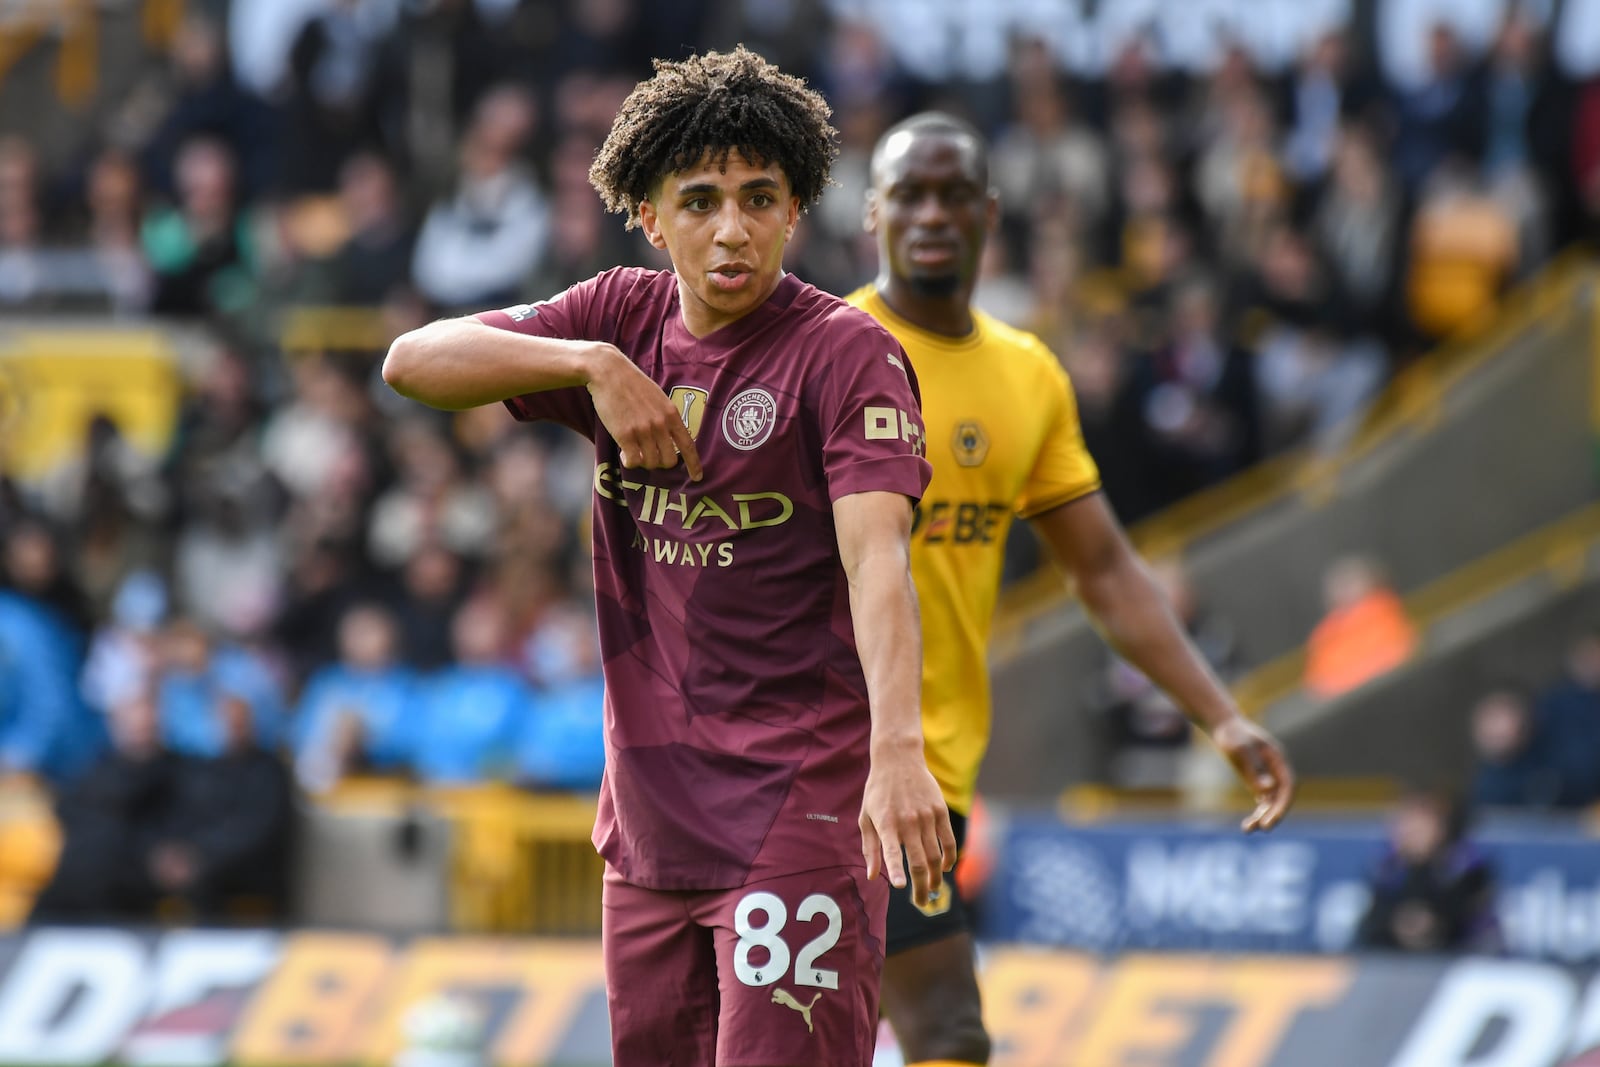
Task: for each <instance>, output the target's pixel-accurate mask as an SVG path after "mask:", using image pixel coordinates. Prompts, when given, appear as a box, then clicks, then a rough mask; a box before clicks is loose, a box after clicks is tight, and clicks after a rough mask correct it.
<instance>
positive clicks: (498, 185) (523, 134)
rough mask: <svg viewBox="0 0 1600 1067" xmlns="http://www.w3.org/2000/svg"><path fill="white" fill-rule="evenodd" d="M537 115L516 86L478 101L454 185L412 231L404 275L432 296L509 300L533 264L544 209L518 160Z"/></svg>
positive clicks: (469, 303) (452, 303) (457, 300)
mask: <svg viewBox="0 0 1600 1067" xmlns="http://www.w3.org/2000/svg"><path fill="white" fill-rule="evenodd" d="M537 118H538V112H537V109H536V107H535V104H534V101H533V98H532V97H530V96H528V95H527V94H526V93H525V92H523V91H522V90H520V89H515V88H511V87H502V88H499V89H496V90H494V91H493V92H491V93H490V94H489V95H488V96H486V97H484V99H483V100H482V102H480V103H479V105H478V108H477V110H476V112H475V113H474V115H473V119H472V125H471V126H469V127H468V129H467V133H466V136H465V138H464V139H463V142H462V146H461V173H460V177H459V178H458V180H457V184H456V189H455V191H454V193H453V194H452V195H451V196H449V197H448V198H446V199H443V200H440V201H438V202H436V203H435V204H434V205H433V207H432V208H431V209H430V210H429V211H428V216H427V218H426V219H425V220H424V221H423V224H422V232H421V234H420V235H418V237H417V246H416V255H415V258H414V260H413V263H412V277H413V278H414V279H415V280H416V283H417V287H418V288H419V289H421V290H422V292H423V294H424V295H425V296H427V297H428V298H429V299H430V300H432V301H434V302H435V303H437V304H440V305H442V306H444V307H450V308H457V307H484V306H487V305H492V304H506V303H510V302H512V300H513V299H515V298H518V296H519V291H520V287H521V285H522V283H523V282H524V281H525V280H526V279H527V277H528V275H529V274H530V273H531V272H532V271H533V269H534V267H535V266H536V265H537V264H538V262H539V258H540V256H541V255H542V254H543V249H544V246H545V242H546V241H547V240H548V238H549V234H550V209H549V205H548V203H547V200H546V197H545V193H544V190H543V189H541V188H540V187H539V185H538V183H537V182H536V181H535V180H534V177H533V175H532V174H531V173H530V172H529V171H528V170H527V168H526V167H524V166H523V165H522V163H521V162H520V160H519V155H520V153H521V152H522V150H523V148H524V146H525V145H526V144H527V141H528V138H529V137H530V136H531V135H532V133H533V130H534V125H535V123H536V121H537Z"/></svg>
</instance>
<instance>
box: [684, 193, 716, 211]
mask: <svg viewBox="0 0 1600 1067" xmlns="http://www.w3.org/2000/svg"><path fill="white" fill-rule="evenodd" d="M683 206H684V207H686V208H688V209H689V210H690V211H710V210H711V198H710V197H705V196H691V197H690V198H689V199H688V200H685V201H684V202H683Z"/></svg>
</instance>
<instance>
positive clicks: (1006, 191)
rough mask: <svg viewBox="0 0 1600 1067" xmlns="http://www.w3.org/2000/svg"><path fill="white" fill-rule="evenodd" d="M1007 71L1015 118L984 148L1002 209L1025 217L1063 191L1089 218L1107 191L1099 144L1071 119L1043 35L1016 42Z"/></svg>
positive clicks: (1089, 221) (1099, 211) (1086, 222)
mask: <svg viewBox="0 0 1600 1067" xmlns="http://www.w3.org/2000/svg"><path fill="white" fill-rule="evenodd" d="M1010 75H1011V98H1012V108H1013V110H1014V118H1015V121H1013V122H1012V123H1010V124H1009V125H1008V126H1007V127H1006V128H1005V130H1004V132H1003V133H1001V135H1000V136H999V137H998V138H997V139H996V140H995V143H994V148H993V150H992V151H991V153H990V171H991V177H992V179H993V182H994V185H995V187H996V188H997V189H998V190H999V191H1000V204H1001V208H1002V210H1004V211H1005V213H1006V214H1007V216H1008V217H1010V218H1012V219H1013V220H1015V221H1016V222H1018V223H1020V224H1024V225H1025V224H1027V223H1028V222H1029V221H1030V218H1029V216H1030V215H1031V214H1032V213H1033V212H1034V211H1035V210H1036V207H1037V205H1038V204H1039V203H1040V202H1042V201H1048V200H1052V199H1054V198H1056V197H1065V198H1066V199H1067V200H1068V201H1069V202H1070V203H1071V204H1072V206H1073V208H1074V213H1075V215H1076V217H1077V218H1078V219H1079V222H1080V224H1081V225H1083V226H1085V227H1090V226H1093V225H1094V224H1095V223H1096V222H1097V221H1098V220H1099V219H1100V217H1101V216H1102V215H1103V214H1104V212H1105V210H1106V207H1107V203H1106V201H1107V197H1108V195H1109V193H1110V183H1109V178H1110V160H1109V158H1108V154H1107V152H1106V149H1105V145H1104V144H1103V142H1102V141H1101V139H1100V138H1099V137H1097V136H1096V135H1095V134H1094V133H1093V132H1092V131H1091V130H1090V129H1089V128H1088V127H1087V126H1085V125H1083V124H1082V123H1080V122H1078V121H1076V119H1075V116H1074V115H1073V113H1072V108H1071V102H1070V100H1069V98H1068V97H1067V94H1066V92H1065V91H1064V89H1063V87H1062V85H1061V80H1060V75H1059V74H1058V73H1057V71H1056V70H1055V67H1054V65H1053V64H1052V62H1051V56H1050V53H1049V51H1048V50H1047V48H1046V46H1045V44H1044V42H1043V41H1040V40H1038V39H1037V38H1034V39H1027V40H1023V41H1021V42H1019V43H1018V44H1017V45H1016V50H1015V55H1014V57H1013V60H1012V64H1011V71H1010ZM857 200H858V202H859V197H858V198H857Z"/></svg>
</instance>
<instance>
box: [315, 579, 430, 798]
mask: <svg viewBox="0 0 1600 1067" xmlns="http://www.w3.org/2000/svg"><path fill="white" fill-rule="evenodd" d="M398 653H399V635H398V633H397V632H396V628H395V620H394V616H393V615H392V614H391V613H390V612H389V611H388V609H386V608H384V607H381V606H379V605H377V604H372V603H365V604H357V605H355V606H354V607H352V608H350V609H349V610H348V611H346V612H345V614H344V617H343V618H342V619H340V621H339V661H338V662H337V663H334V664H330V665H328V666H326V667H323V668H322V669H321V670H319V671H317V673H316V674H314V675H312V677H311V680H310V682H308V683H307V685H306V688H305V692H304V693H303V694H301V697H300V706H299V710H298V712H297V713H296V721H295V730H294V734H295V775H296V777H297V778H298V779H299V781H300V784H301V785H302V786H303V787H304V788H305V789H307V790H308V791H310V792H313V793H323V792H326V791H328V790H329V789H331V788H333V787H334V786H335V785H336V784H338V782H339V780H340V779H342V778H344V777H347V776H348V775H350V774H354V773H358V772H362V771H376V772H380V773H381V772H392V771H397V770H399V769H400V768H401V767H403V766H404V764H405V761H406V758H407V757H408V756H409V755H410V754H411V752H412V751H413V745H412V740H411V738H412V734H413V732H414V730H415V727H416V723H415V722H414V720H413V712H414V709H415V705H416V680H415V678H413V677H412V674H411V671H410V670H409V669H407V668H405V667H402V666H401V665H400V663H399V660H398Z"/></svg>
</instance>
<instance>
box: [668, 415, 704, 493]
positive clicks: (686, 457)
mask: <svg viewBox="0 0 1600 1067" xmlns="http://www.w3.org/2000/svg"><path fill="white" fill-rule="evenodd" d="M671 433H672V442H673V444H674V445H676V446H677V449H678V455H679V456H682V457H683V466H684V469H685V470H687V471H688V472H689V477H690V478H692V479H694V480H695V481H697V482H698V481H699V480H700V479H701V478H702V477H703V472H702V471H701V469H700V452H699V450H698V449H696V448H695V447H694V437H693V435H691V434H690V433H689V428H688V427H687V426H685V425H684V424H683V423H682V422H681V421H676V422H674V424H673V426H672V429H671Z"/></svg>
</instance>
